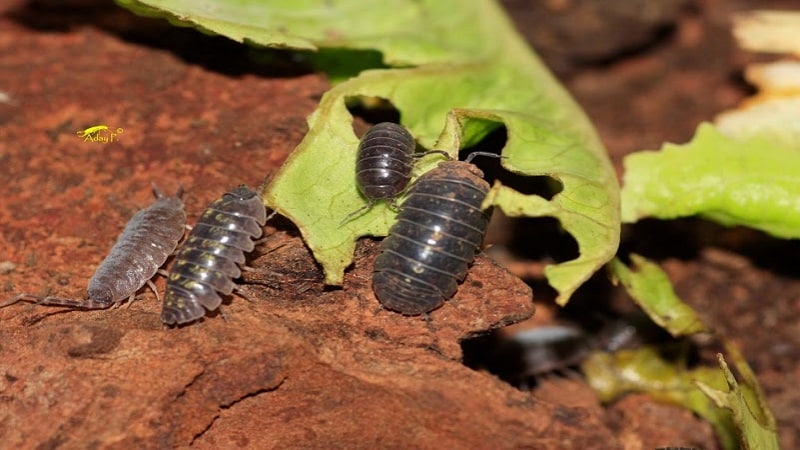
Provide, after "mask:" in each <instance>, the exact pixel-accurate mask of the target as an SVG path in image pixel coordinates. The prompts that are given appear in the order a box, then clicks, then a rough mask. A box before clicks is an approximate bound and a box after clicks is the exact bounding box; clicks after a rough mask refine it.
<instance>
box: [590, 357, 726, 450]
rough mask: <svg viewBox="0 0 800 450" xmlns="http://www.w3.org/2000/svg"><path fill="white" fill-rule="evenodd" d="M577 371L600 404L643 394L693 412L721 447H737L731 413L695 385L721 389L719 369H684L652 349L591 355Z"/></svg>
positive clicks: (681, 365)
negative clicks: (713, 433)
mask: <svg viewBox="0 0 800 450" xmlns="http://www.w3.org/2000/svg"><path fill="white" fill-rule="evenodd" d="M581 369H582V370H583V372H584V374H586V379H587V381H588V382H589V385H591V386H592V388H593V389H594V390H595V392H597V393H598V396H599V398H600V400H601V401H603V402H610V401H612V400H614V399H616V398H619V397H620V396H622V395H624V394H626V393H629V392H642V393H646V394H648V395H649V396H650V397H652V398H653V399H655V400H658V401H661V402H665V403H670V404H674V405H678V406H681V407H683V408H687V409H689V410H691V411H693V412H694V413H696V414H697V415H699V416H700V417H703V418H704V419H706V420H707V421H709V423H711V425H712V426H713V427H714V429H715V431H716V433H717V436H718V437H719V439H720V442H721V443H722V446H723V447H724V448H726V449H735V448H738V446H737V438H736V427H735V424H734V422H733V418H732V416H731V413H730V412H729V411H728V410H726V409H723V408H720V407H718V406H717V405H715V404H714V402H713V401H712V400H711V399H710V398H708V397H707V396H706V395H705V394H704V393H703V391H702V390H701V389H700V388H699V387H698V386H697V384H696V382H698V381H699V382H701V383H702V384H703V385H704V386H709V387H712V386H713V387H714V388H718V389H721V388H723V387H724V386H725V378H724V376H723V374H722V373H720V371H719V370H717V369H713V368H710V367H698V368H696V369H692V370H687V369H686V368H685V367H684V366H683V364H681V363H675V362H673V361H668V360H666V359H664V358H662V357H661V355H660V354H659V353H658V351H657V350H656V349H654V348H652V347H644V348H641V349H638V350H621V351H618V352H616V353H613V354H608V353H594V354H592V355H591V356H590V357H589V358H587V359H586V361H584V362H583V364H582V365H581Z"/></svg>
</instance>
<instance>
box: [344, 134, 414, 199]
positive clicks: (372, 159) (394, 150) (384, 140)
mask: <svg viewBox="0 0 800 450" xmlns="http://www.w3.org/2000/svg"><path fill="white" fill-rule="evenodd" d="M415 150H416V143H415V142H414V137H413V136H411V134H410V133H409V132H408V131H407V130H406V129H405V128H403V127H402V126H400V125H398V124H396V123H392V122H382V123H379V124H377V125H375V126H373V127H372V128H370V129H369V131H367V132H366V133H365V134H364V137H362V138H361V142H360V143H359V144H358V155H357V157H356V183H357V185H358V188H359V190H360V191H361V193H362V194H364V197H366V198H368V199H369V200H370V201H375V200H381V199H384V200H388V199H394V198H395V197H397V196H398V195H399V194H400V193H401V192H403V191H404V190H405V188H406V186H407V185H408V182H409V180H410V179H411V170H412V168H413V167H414V151H415Z"/></svg>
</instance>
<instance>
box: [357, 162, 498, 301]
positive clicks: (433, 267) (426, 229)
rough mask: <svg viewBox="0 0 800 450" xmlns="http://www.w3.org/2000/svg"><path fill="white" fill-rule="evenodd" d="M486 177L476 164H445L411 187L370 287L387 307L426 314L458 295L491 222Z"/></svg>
mask: <svg viewBox="0 0 800 450" xmlns="http://www.w3.org/2000/svg"><path fill="white" fill-rule="evenodd" d="M482 176H483V174H482V173H481V171H480V170H479V169H478V168H477V167H475V166H474V165H472V164H469V163H466V162H461V161H445V162H442V163H440V164H439V165H438V166H437V167H436V168H434V169H433V170H431V171H429V172H428V173H426V174H424V175H423V176H421V177H420V178H419V179H418V180H417V181H415V182H414V184H413V185H412V186H411V188H410V189H409V191H408V196H407V198H406V200H405V202H403V204H402V206H401V210H400V213H399V214H398V216H397V222H396V223H395V224H394V225H393V226H392V227H391V229H390V230H389V235H388V236H387V237H386V239H384V240H383V242H382V244H381V254H380V255H378V258H377V259H376V260H375V268H374V273H373V279H372V287H373V290H374V291H375V295H376V296H377V297H378V300H379V301H380V302H381V304H382V305H383V306H384V307H386V308H387V309H391V310H394V311H397V312H400V313H403V314H408V315H416V314H422V313H426V312H429V311H432V310H434V309H436V308H438V307H439V306H441V305H442V304H443V303H444V302H445V300H447V299H448V298H450V297H452V296H453V295H454V294H455V293H456V291H457V290H458V283H460V282H461V281H462V280H463V279H464V276H465V275H466V273H467V270H468V268H469V265H470V264H471V263H472V261H473V260H474V258H475V254H476V253H477V252H478V251H479V250H480V246H481V244H482V242H483V237H484V235H485V234H486V228H487V226H488V223H489V215H488V213H487V212H485V211H483V210H481V203H482V202H483V200H484V199H485V198H486V194H487V193H488V191H489V184H488V183H487V182H486V181H484V180H483V178H482Z"/></svg>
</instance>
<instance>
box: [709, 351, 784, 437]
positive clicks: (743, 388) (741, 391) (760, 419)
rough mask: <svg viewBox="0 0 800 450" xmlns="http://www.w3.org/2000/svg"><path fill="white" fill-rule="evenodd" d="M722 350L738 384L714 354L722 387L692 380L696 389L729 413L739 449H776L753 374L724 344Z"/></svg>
mask: <svg viewBox="0 0 800 450" xmlns="http://www.w3.org/2000/svg"><path fill="white" fill-rule="evenodd" d="M726 350H727V353H728V354H729V355H730V357H731V358H732V359H733V364H734V366H735V367H736V369H737V370H738V371H739V374H740V375H741V377H742V384H739V382H737V381H736V378H735V377H734V376H733V373H731V371H730V369H729V368H728V364H727V363H726V362H725V358H724V357H723V356H722V354H717V358H718V360H719V367H720V369H721V370H722V374H723V376H724V377H725V382H726V386H725V387H724V388H721V389H720V388H718V387H714V386H710V385H708V384H706V383H705V382H703V380H696V381H695V383H696V384H697V387H698V388H700V390H702V391H703V393H704V394H705V395H706V396H708V398H710V399H711V400H712V401H713V402H714V404H716V405H717V406H718V407H720V408H725V409H726V410H729V411H731V413H732V414H733V421H734V423H735V424H736V428H737V430H738V431H739V439H740V441H741V442H742V447H743V448H745V449H779V448H780V445H779V444H778V432H777V426H776V425H775V418H774V417H773V416H772V412H770V410H769V407H768V406H767V403H766V400H765V399H764V394H763V392H761V388H760V387H759V385H758V381H756V377H755V375H754V374H753V371H752V370H751V369H750V366H748V365H747V361H745V359H744V357H743V356H742V354H741V353H740V352H739V350H738V349H737V348H736V347H735V346H734V345H732V344H730V343H728V344H726Z"/></svg>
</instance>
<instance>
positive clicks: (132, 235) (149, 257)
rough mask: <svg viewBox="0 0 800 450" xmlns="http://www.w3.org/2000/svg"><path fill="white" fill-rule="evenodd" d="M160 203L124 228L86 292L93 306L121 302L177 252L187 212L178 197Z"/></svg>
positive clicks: (165, 198)
mask: <svg viewBox="0 0 800 450" xmlns="http://www.w3.org/2000/svg"><path fill="white" fill-rule="evenodd" d="M158 195H159V197H158V199H157V200H156V201H155V202H154V203H153V204H152V205H150V206H149V207H147V208H146V209H143V210H141V211H139V212H137V213H136V214H135V215H134V216H133V218H131V220H130V221H129V222H128V224H127V225H126V226H125V229H124V230H123V231H122V234H120V236H119V238H118V239H117V242H116V243H115V244H114V246H113V247H112V248H111V251H110V252H109V254H108V256H106V258H105V259H104V260H103V262H102V263H100V266H99V267H98V268H97V270H96V271H95V273H94V275H93V276H92V278H91V279H90V280H89V287H88V288H87V294H88V295H87V298H88V300H90V301H93V302H100V303H107V305H105V306H110V305H111V304H112V303H116V302H120V301H122V300H125V299H126V298H128V297H130V296H131V295H133V294H134V293H136V291H138V290H139V289H141V288H142V286H144V285H145V283H146V282H147V281H148V280H149V279H151V278H153V276H155V274H156V272H157V271H158V268H159V267H161V266H162V265H163V264H164V262H165V261H166V260H167V258H168V257H169V255H171V254H172V252H174V251H175V247H177V246H178V241H180V239H181V237H182V236H183V233H184V231H185V230H184V226H185V224H186V212H185V211H184V209H183V202H182V201H181V199H180V198H179V197H178V196H177V195H176V196H175V197H166V196H163V195H161V194H160V193H158Z"/></svg>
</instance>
